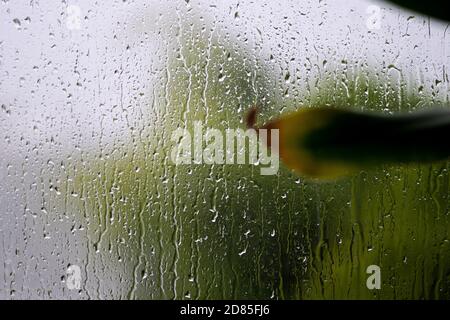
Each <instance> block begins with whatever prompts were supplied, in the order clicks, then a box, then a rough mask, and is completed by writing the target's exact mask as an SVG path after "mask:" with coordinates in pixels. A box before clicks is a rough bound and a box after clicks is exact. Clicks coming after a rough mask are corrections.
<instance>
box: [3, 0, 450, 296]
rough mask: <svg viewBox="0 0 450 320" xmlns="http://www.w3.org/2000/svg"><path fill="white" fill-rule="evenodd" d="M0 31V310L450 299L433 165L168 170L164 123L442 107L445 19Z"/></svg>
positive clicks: (225, 124) (212, 5) (55, 11)
mask: <svg viewBox="0 0 450 320" xmlns="http://www.w3.org/2000/svg"><path fill="white" fill-rule="evenodd" d="M0 17H1V19H0V92H1V95H0V99H1V100H0V105H1V108H0V298H1V299H24V298H34V299H56V298H62V299H231V298H236V299H254V298H260V299H324V298H328V299H333V298H339V299H346V298H357V299H399V298H404V299H412V298H419V299H444V298H450V242H449V231H450V217H449V210H450V208H449V205H450V202H449V201H450V199H449V186H450V180H449V179H450V172H449V168H448V166H449V163H448V162H441V163H434V164H416V165H415V164H412V165H408V166H400V167H399V166H381V167H378V168H376V169H373V170H369V171H363V172H360V173H359V174H356V175H353V176H349V177H345V178H343V179H339V180H336V181H325V182H317V181H311V180H308V179H304V178H302V177H301V176H298V175H296V174H295V173H293V172H291V171H290V170H289V169H287V168H286V167H284V166H283V164H280V170H279V171H278V173H277V174H276V175H268V176H263V175H261V174H260V170H259V168H258V166H253V165H248V164H235V165H217V164H213V165H210V164H192V165H175V164H174V163H173V162H172V161H171V159H170V152H171V148H172V145H171V139H170V138H171V135H172V133H173V132H174V130H176V129H177V128H185V127H188V128H192V126H193V124H194V122H195V121H202V123H203V124H204V126H205V127H213V128H217V129H218V130H220V131H225V130H226V129H227V128H245V124H244V120H243V119H244V117H245V114H246V112H247V111H248V110H249V108H250V107H251V106H253V105H258V106H259V107H260V119H259V120H258V121H260V122H261V123H263V122H265V121H267V120H269V119H272V118H275V117H277V116H280V115H281V114H285V113H286V112H289V111H293V110H296V109H297V108H300V107H302V106H324V105H325V106H326V105H332V106H336V107H351V108H354V109H356V110H364V111H366V110H367V111H369V110H370V111H379V112H382V113H386V114H388V113H395V112H399V111H414V110H419V109H421V108H425V107H428V106H431V105H440V106H449V107H450V93H449V92H450V84H449V76H448V66H449V62H450V31H449V30H448V29H449V28H448V24H446V23H444V22H441V21H439V20H435V19H432V18H429V17H425V16H421V15H419V14H416V13H414V12H411V11H407V10H405V9H402V8H399V7H396V6H391V5H390V4H388V3H387V2H382V1H362V0H351V1H348V0H345V1H344V0H336V1H331V0H329V1H306V0H305V1H287V0H285V1H206V0H205V1H203V0H202V1H188V0H186V1H184V0H183V1H181V0H179V1H178V0H177V1H156V0H152V1H144V0H136V1H122V0H120V1H88V0H80V1H62V2H54V1H2V3H1V4H0ZM355 134H357V133H355ZM371 265H376V266H379V268H380V270H381V287H380V289H375V290H374V289H369V288H368V286H367V283H366V281H367V279H368V277H369V276H370V274H368V273H367V268H368V267H369V266H371ZM74 276H76V277H78V278H76V279H75V280H77V279H78V280H79V282H78V283H77V281H74Z"/></svg>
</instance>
